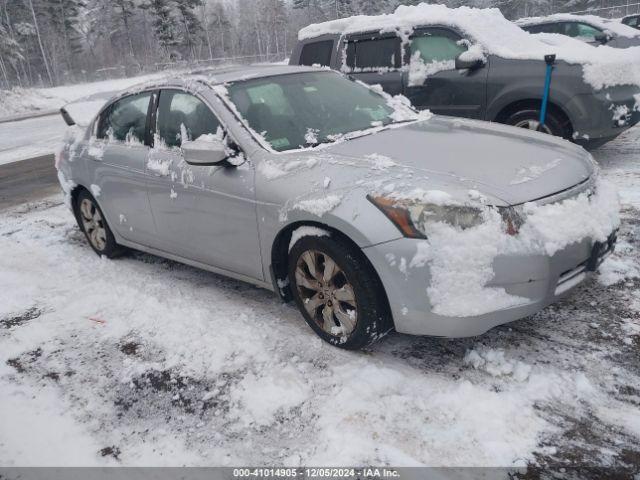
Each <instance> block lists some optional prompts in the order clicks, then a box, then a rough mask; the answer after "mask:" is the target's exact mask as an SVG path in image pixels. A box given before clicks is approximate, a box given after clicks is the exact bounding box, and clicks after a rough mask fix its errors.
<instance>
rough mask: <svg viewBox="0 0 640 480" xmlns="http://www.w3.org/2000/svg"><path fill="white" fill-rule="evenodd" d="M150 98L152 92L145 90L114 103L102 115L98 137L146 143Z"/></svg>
mask: <svg viewBox="0 0 640 480" xmlns="http://www.w3.org/2000/svg"><path fill="white" fill-rule="evenodd" d="M150 99H151V92H144V93H138V94H136V95H130V96H128V97H124V98H122V99H120V100H118V101H116V102H114V103H112V104H111V105H110V106H109V107H107V109H106V110H105V111H104V112H103V113H102V115H101V117H100V123H99V125H98V132H97V137H98V138H109V139H110V140H118V141H122V142H127V143H135V142H139V143H144V139H145V132H146V124H147V112H148V110H149V100H150Z"/></svg>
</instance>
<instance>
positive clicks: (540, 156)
mask: <svg viewBox="0 0 640 480" xmlns="http://www.w3.org/2000/svg"><path fill="white" fill-rule="evenodd" d="M322 150H323V153H324V154H329V155H332V156H336V157H341V158H345V159H347V158H351V159H354V160H358V159H364V158H367V157H370V156H371V155H382V156H384V157H388V158H389V159H391V160H392V161H393V162H394V163H395V164H396V166H395V167H394V170H401V171H404V172H406V171H407V170H408V169H409V170H413V171H415V172H416V173H421V175H419V176H417V177H419V178H421V179H424V178H425V177H426V178H427V180H426V181H425V180H421V181H420V183H421V184H420V185H416V187H420V188H425V187H426V188H428V187H429V180H428V179H429V178H430V177H433V179H434V180H435V178H436V177H437V178H438V179H442V178H443V177H449V178H451V180H452V183H456V184H462V185H464V187H465V188H468V189H473V190H478V191H480V192H482V193H483V194H485V195H490V196H493V197H496V198H499V199H501V200H503V201H504V202H505V203H508V204H511V205H517V204H521V203H525V202H528V201H532V200H537V199H539V198H543V197H546V196H549V195H552V194H554V193H557V192H560V191H562V190H566V189H568V188H570V187H573V186H574V185H576V184H578V183H581V182H583V181H584V180H586V179H588V178H589V177H590V176H591V174H592V173H593V172H594V166H593V163H592V160H591V157H590V155H589V154H588V153H587V152H586V151H585V150H583V149H582V148H581V147H578V146H576V145H574V144H572V143H570V142H568V141H565V140H562V139H557V138H554V137H551V136H549V135H546V134H542V133H537V132H530V131H528V130H523V129H517V128H514V127H508V126H505V125H499V124H493V123H491V124H490V123H488V122H480V121H473V120H466V119H453V118H447V117H440V116H437V117H433V118H431V119H430V120H426V121H423V122H419V123H413V124H409V125H406V126H403V127H400V128H391V129H388V130H385V131H382V132H379V133H376V134H372V135H365V136H362V137H359V138H355V139H352V140H348V141H345V142H342V143H338V144H335V145H331V146H329V147H327V148H323V149H322Z"/></svg>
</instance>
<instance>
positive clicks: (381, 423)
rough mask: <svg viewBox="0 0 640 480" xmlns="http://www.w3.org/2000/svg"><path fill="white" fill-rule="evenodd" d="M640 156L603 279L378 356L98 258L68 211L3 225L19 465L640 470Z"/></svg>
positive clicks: (260, 308)
mask: <svg viewBox="0 0 640 480" xmlns="http://www.w3.org/2000/svg"><path fill="white" fill-rule="evenodd" d="M639 139H640V128H637V129H634V130H631V131H629V132H627V133H626V134H625V135H624V136H623V137H621V138H620V139H619V140H617V141H615V142H612V143H611V144H609V145H607V146H606V147H604V148H602V149H600V150H599V151H596V152H595V157H596V159H597V160H599V161H600V163H601V165H602V168H603V174H604V175H605V176H606V177H607V178H608V179H610V180H613V181H614V182H615V183H617V184H618V185H619V186H620V187H621V188H622V199H623V203H624V211H623V225H622V228H621V233H620V244H621V246H622V247H623V248H621V249H620V252H619V253H618V254H616V255H615V256H614V257H613V259H612V261H611V260H610V262H609V263H608V264H607V265H608V266H607V267H603V275H602V276H601V277H600V278H599V279H595V280H593V281H590V282H588V283H587V284H585V285H583V286H582V287H580V289H579V290H578V292H577V293H576V294H575V295H573V296H572V297H571V298H570V299H568V300H566V301H564V302H562V303H560V304H557V305H554V306H551V307H549V308H547V309H545V310H544V311H543V312H541V313H539V314H537V315H535V316H534V317H532V318H530V319H526V320H523V321H520V322H516V323H514V324H511V325H507V326H502V327H499V328H496V329H494V330H492V331H491V332H489V333H487V334H485V335H483V336H481V337H478V338H470V339H457V340H448V339H438V338H416V337H409V336H404V335H398V334H395V335H391V336H389V337H387V338H385V339H384V340H383V341H382V342H381V343H379V344H377V345H375V346H374V347H373V348H372V349H370V350H369V351H367V352H345V351H341V350H338V349H336V348H334V347H331V346H329V345H327V344H324V343H323V342H322V341H320V340H319V339H318V338H317V337H316V336H315V335H314V334H313V332H312V331H311V330H310V329H309V328H308V327H307V326H306V324H305V323H304V321H303V320H302V317H301V316H300V314H299V313H298V312H297V311H296V310H295V308H294V307H292V306H289V305H282V304H280V303H279V302H278V301H277V300H276V298H275V297H274V295H273V294H271V293H269V292H267V291H264V290H261V289H258V288H255V287H252V286H250V285H247V284H244V283H241V282H237V281H233V280H230V279H227V278H223V277H220V276H217V275H214V274H211V273H207V272H203V271H200V270H197V269H194V268H191V267H187V266H184V265H180V264H177V263H175V262H171V261H168V260H163V259H160V258H158V257H154V256H150V255H146V254H141V253H130V254H128V255H126V256H124V257H123V258H121V259H118V260H114V261H109V260H105V259H100V258H98V257H96V256H95V254H94V253H93V252H92V251H91V249H90V248H89V246H88V245H87V243H86V242H85V240H84V238H83V237H82V235H81V233H80V232H79V231H78V229H77V227H76V226H75V225H74V222H73V219H72V216H71V214H70V213H69V212H68V211H67V210H66V208H65V207H64V206H63V205H62V196H56V197H54V198H51V199H49V200H46V201H41V202H38V203H35V204H29V205H23V206H20V207H16V208H13V209H11V210H8V211H4V212H0V251H2V253H3V255H2V256H0V464H1V465H44V464H52V463H53V464H57V465H118V464H122V465H237V464H253V465H273V464H276V465H277V464H285V465H300V464H306V465H354V464H376V465H378V464H390V465H407V466H409V465H418V464H427V465H458V466H459V465H500V466H511V465H526V464H528V463H538V464H542V465H545V464H562V465H571V464H572V461H576V462H577V463H579V464H580V463H581V464H592V465H601V464H608V465H623V464H627V465H632V466H634V467H635V468H638V467H639V466H640V461H639V460H638V459H639V458H640V430H639V427H638V426H639V425H640V410H639V409H638V405H639V404H640V364H639V363H638V355H639V353H640V302H638V300H637V299H638V298H639V295H640V278H639V277H638V271H640V270H639V269H638V267H639V266H640V255H639V254H638V243H639V240H638V233H640V202H639V200H640V199H639V198H638V197H639V196H640V195H638V185H640V182H638V180H639V178H638V176H639V174H640V167H639V165H640V150H639V147H638V146H637V145H638V140H639ZM612 266H613V267H612ZM614 267H615V268H614ZM605 280H606V281H605ZM604 283H606V284H607V285H608V286H605V285H604ZM33 437H36V438H35V439H34V438H33Z"/></svg>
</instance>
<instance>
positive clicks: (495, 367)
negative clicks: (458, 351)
mask: <svg viewBox="0 0 640 480" xmlns="http://www.w3.org/2000/svg"><path fill="white" fill-rule="evenodd" d="M464 363H465V364H467V365H471V366H472V367H473V368H475V369H476V370H483V371H485V372H487V373H488V374H489V375H491V376H494V377H503V376H512V377H513V378H514V380H516V381H517V382H524V381H525V380H527V379H528V378H529V374H530V373H531V365H527V364H526V363H523V362H521V361H514V360H508V359H507V358H506V357H505V352H504V350H502V349H498V350H496V349H493V348H487V347H485V346H484V345H479V346H478V347H476V348H475V349H473V350H469V351H467V353H466V355H465V356H464Z"/></svg>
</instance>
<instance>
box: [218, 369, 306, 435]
mask: <svg viewBox="0 0 640 480" xmlns="http://www.w3.org/2000/svg"><path fill="white" fill-rule="evenodd" d="M310 394H311V389H310V387H309V385H308V384H307V382H306V381H305V379H304V377H303V375H302V373H301V372H300V371H298V370H297V369H295V368H294V367H293V366H291V365H287V366H285V367H284V368H281V369H280V370H278V371H277V372H271V374H270V375H261V376H257V375H255V374H254V373H249V374H248V375H246V376H245V377H244V378H243V379H242V380H241V381H240V382H239V383H238V385H237V386H236V388H235V389H234V390H233V392H232V395H231V401H232V402H234V403H235V404H236V407H235V408H236V411H234V410H233V409H232V411H231V412H230V415H231V416H236V417H237V418H238V419H240V421H242V422H243V423H244V424H245V425H247V426H249V425H253V426H259V427H261V426H268V425H271V423H272V422H273V418H274V416H275V415H276V414H277V413H278V412H279V411H280V412H286V411H288V410H291V409H292V408H294V407H296V406H298V405H300V404H301V403H303V402H304V401H306V400H307V399H308V398H309V395H310Z"/></svg>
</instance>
